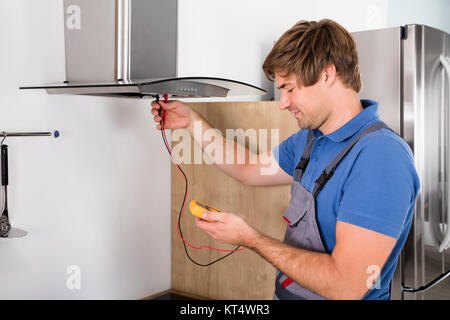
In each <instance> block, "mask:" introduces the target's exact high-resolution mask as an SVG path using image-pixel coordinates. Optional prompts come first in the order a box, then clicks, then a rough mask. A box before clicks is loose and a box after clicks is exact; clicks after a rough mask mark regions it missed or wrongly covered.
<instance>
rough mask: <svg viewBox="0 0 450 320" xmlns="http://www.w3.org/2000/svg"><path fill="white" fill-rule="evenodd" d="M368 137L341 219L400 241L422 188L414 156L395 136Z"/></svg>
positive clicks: (344, 199) (349, 182)
mask: <svg viewBox="0 0 450 320" xmlns="http://www.w3.org/2000/svg"><path fill="white" fill-rule="evenodd" d="M367 138H368V140H371V141H367V143H366V144H365V145H364V146H363V147H362V148H361V150H360V152H359V153H358V156H357V158H356V160H355V162H354V163H353V167H352V169H351V171H350V174H349V176H348V178H347V180H346V182H345V183H344V187H343V195H342V199H341V202H340V206H339V211H338V216H337V220H339V221H343V222H347V223H351V224H354V225H357V226H360V227H363V228H366V229H370V230H373V231H376V232H379V233H382V234H385V235H388V236H391V237H393V238H396V239H398V237H399V236H400V234H401V232H402V230H403V227H404V224H405V221H406V220H407V216H408V213H411V212H412V207H413V206H414V204H415V200H416V197H417V193H418V189H419V178H418V176H417V173H416V170H415V167H414V161H413V158H412V154H411V153H410V151H409V148H408V149H407V145H406V143H405V145H403V144H402V143H401V142H400V141H397V140H396V139H394V138H393V137H390V136H378V137H376V138H375V137H374V138H373V139H372V137H367Z"/></svg>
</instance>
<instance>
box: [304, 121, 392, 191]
mask: <svg viewBox="0 0 450 320" xmlns="http://www.w3.org/2000/svg"><path fill="white" fill-rule="evenodd" d="M383 128H384V129H388V130H391V131H392V129H391V128H389V127H388V126H387V125H386V124H385V123H384V122H382V121H380V122H377V123H374V124H373V125H371V126H369V127H368V128H367V129H365V130H364V131H363V132H362V133H361V134H359V135H358V136H357V137H356V138H355V139H353V141H352V142H350V143H349V144H348V145H347V146H346V147H345V148H344V149H343V150H342V151H341V152H340V153H339V154H338V155H337V156H336V158H334V160H333V161H331V163H330V164H329V165H328V166H327V167H326V168H325V170H324V171H323V172H322V174H321V175H320V176H319V178H318V179H317V180H316V182H315V184H314V190H313V193H312V194H313V196H314V198H316V197H317V195H318V194H319V192H320V191H321V190H322V188H323V187H324V186H325V184H326V183H327V182H328V180H330V178H331V177H332V176H333V174H334V171H335V170H336V168H337V166H338V165H339V163H340V162H341V161H342V159H344V157H345V156H346V155H347V154H348V153H349V151H350V150H351V149H352V148H353V146H354V145H355V144H356V143H357V142H358V141H359V140H360V139H361V138H362V137H364V136H365V135H367V134H369V133H371V132H374V131H377V130H380V129H383Z"/></svg>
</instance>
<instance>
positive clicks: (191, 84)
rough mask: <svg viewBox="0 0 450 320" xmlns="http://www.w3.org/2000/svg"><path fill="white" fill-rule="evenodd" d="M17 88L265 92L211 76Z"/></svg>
mask: <svg viewBox="0 0 450 320" xmlns="http://www.w3.org/2000/svg"><path fill="white" fill-rule="evenodd" d="M20 89H45V90H47V93H49V94H77V95H95V96H110V97H127V98H144V97H148V96H156V95H162V94H168V95H170V96H172V97H183V98H200V97H203V98H205V97H228V96H236V95H264V94H266V93H267V92H266V91H265V90H263V89H261V88H258V87H255V86H252V85H250V84H247V83H243V82H239V81H235V80H229V79H222V78H211V77H184V78H169V79H142V80H131V81H115V82H109V83H107V82H105V83H97V82H88V83H51V84H41V85H36V86H24V87H20Z"/></svg>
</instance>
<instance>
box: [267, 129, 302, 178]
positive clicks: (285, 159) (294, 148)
mask: <svg viewBox="0 0 450 320" xmlns="http://www.w3.org/2000/svg"><path fill="white" fill-rule="evenodd" d="M302 131H303V130H302ZM302 131H299V132H297V133H294V134H293V135H291V136H290V137H289V138H287V139H286V140H284V141H283V142H281V143H280V144H279V145H278V146H276V147H275V148H273V150H272V153H273V155H274V157H275V159H276V160H277V162H278V165H279V166H280V167H281V169H283V170H284V171H285V172H286V173H287V174H289V175H290V176H294V173H295V167H296V166H297V163H295V162H296V159H297V158H299V156H298V150H302V148H305V144H306V143H303V144H302V143H301V140H303V139H301V137H302Z"/></svg>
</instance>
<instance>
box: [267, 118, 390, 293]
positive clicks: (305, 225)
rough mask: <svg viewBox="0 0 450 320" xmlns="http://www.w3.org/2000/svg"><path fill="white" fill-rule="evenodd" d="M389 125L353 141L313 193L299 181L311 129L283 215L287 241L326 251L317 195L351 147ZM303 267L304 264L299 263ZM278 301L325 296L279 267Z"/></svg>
mask: <svg viewBox="0 0 450 320" xmlns="http://www.w3.org/2000/svg"><path fill="white" fill-rule="evenodd" d="M381 128H386V129H389V130H391V129H390V128H389V127H388V126H387V125H386V124H384V123H383V122H381V121H380V122H377V123H375V124H373V125H371V126H369V127H368V128H367V129H365V130H364V131H363V132H362V133H361V134H359V135H358V136H357V137H356V138H355V139H354V140H352V142H350V143H349V144H348V145H347V146H346V147H345V148H344V149H343V150H342V151H341V152H340V153H339V154H338V155H337V157H336V158H334V160H333V161H331V163H330V164H329V165H328V166H327V167H326V168H325V170H324V171H323V172H322V174H321V175H320V176H319V178H318V179H317V180H316V182H315V184H314V189H313V192H312V193H310V192H309V191H308V190H307V189H306V188H304V187H303V186H302V184H301V183H300V182H301V180H302V176H303V173H304V172H305V170H306V167H307V166H308V162H309V157H310V155H311V150H312V147H313V145H314V141H315V139H314V135H313V133H312V131H311V130H310V131H309V132H308V138H307V144H306V147H305V149H304V151H303V155H302V157H301V159H300V162H299V163H298V165H297V167H296V169H295V175H294V180H293V181H292V184H291V202H290V205H289V208H288V209H287V210H286V212H285V213H284V216H283V218H284V219H285V220H286V221H287V222H288V226H286V234H285V237H284V242H285V243H287V244H289V245H291V246H294V247H297V248H302V249H305V250H309V251H317V252H327V251H326V250H325V247H324V245H323V242H322V238H321V236H320V232H319V228H318V226H317V220H316V209H315V207H316V197H317V195H318V194H319V192H320V191H321V190H322V188H323V187H324V186H325V184H326V183H327V181H328V180H329V179H330V178H331V177H332V176H333V173H334V171H335V170H336V167H337V166H338V165H339V163H340V162H341V160H342V159H343V158H344V157H345V156H346V155H347V153H348V152H349V151H350V150H351V149H352V147H353V146H354V145H355V144H356V143H357V142H358V141H359V140H360V139H361V138H362V137H363V136H365V135H366V134H369V133H371V132H374V131H376V130H379V129H381ZM300 267H301V266H300ZM274 299H275V300H278V299H280V300H310V299H312V300H321V299H325V298H324V297H322V296H320V295H318V294H316V293H314V292H312V291H310V290H308V289H306V288H303V287H302V286H301V285H300V284H298V283H296V282H294V281H293V280H291V279H290V278H288V277H287V276H286V275H284V274H283V273H282V272H281V271H279V270H277V277H276V280H275V295H274Z"/></svg>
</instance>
